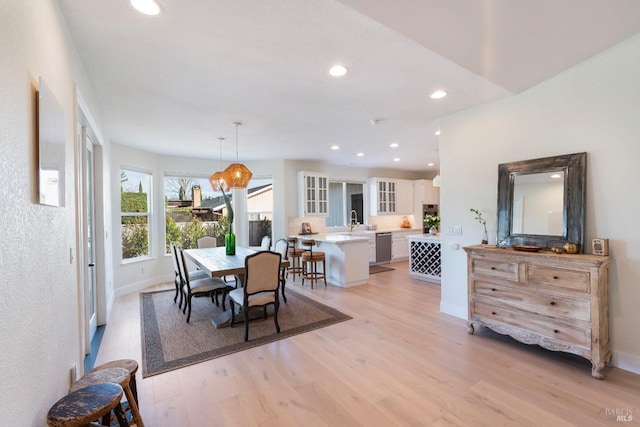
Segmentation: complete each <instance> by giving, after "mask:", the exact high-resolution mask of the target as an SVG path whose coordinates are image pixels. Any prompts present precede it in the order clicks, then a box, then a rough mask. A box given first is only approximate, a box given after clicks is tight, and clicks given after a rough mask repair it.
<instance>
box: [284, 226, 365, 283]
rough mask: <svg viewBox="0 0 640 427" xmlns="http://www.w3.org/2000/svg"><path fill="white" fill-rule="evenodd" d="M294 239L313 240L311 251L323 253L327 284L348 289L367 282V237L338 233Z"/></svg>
mask: <svg viewBox="0 0 640 427" xmlns="http://www.w3.org/2000/svg"><path fill="white" fill-rule="evenodd" d="M295 237H297V238H298V240H303V239H313V240H315V241H316V245H315V246H314V247H313V250H314V251H315V250H318V251H322V252H324V253H325V258H326V262H327V271H326V272H325V274H326V276H327V283H330V284H332V285H336V286H340V287H342V288H349V287H351V286H358V285H364V284H365V283H367V281H368V280H369V237H367V236H349V235H345V234H338V233H331V234H315V235H311V236H295Z"/></svg>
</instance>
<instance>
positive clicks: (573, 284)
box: [526, 264, 590, 293]
mask: <svg viewBox="0 0 640 427" xmlns="http://www.w3.org/2000/svg"><path fill="white" fill-rule="evenodd" d="M526 275H527V282H530V283H538V284H542V285H550V286H554V287H559V288H563V289H567V290H572V291H579V292H587V293H588V292H589V291H590V289H589V283H590V281H589V279H590V278H589V272H588V271H576V270H564V269H561V268H551V267H541V266H537V265H532V264H529V265H527V273H526Z"/></svg>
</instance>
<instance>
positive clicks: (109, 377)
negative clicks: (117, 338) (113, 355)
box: [69, 368, 144, 427]
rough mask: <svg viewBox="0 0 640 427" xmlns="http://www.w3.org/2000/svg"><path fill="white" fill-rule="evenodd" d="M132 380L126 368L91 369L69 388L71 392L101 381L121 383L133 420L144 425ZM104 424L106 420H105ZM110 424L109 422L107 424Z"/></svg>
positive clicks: (141, 426)
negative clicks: (132, 387)
mask: <svg viewBox="0 0 640 427" xmlns="http://www.w3.org/2000/svg"><path fill="white" fill-rule="evenodd" d="M130 382H131V374H129V370H128V369H125V368H104V369H99V370H94V371H89V372H87V373H86V374H84V376H83V377H82V378H80V379H79V380H78V381H76V382H75V383H73V384H72V385H71V388H70V389H69V391H70V392H73V391H76V390H78V389H81V388H83V387H87V386H89V385H92V384H100V383H116V384H120V386H121V387H122V389H123V390H124V395H125V396H126V397H127V402H128V403H129V408H131V415H132V417H133V421H134V422H135V424H136V426H137V427H144V422H143V421H142V417H141V416H140V411H139V410H138V404H137V403H136V399H135V398H134V396H133V392H132V391H131V387H130V385H129V384H130ZM103 424H104V420H103ZM107 425H108V424H107Z"/></svg>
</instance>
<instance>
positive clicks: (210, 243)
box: [197, 236, 218, 248]
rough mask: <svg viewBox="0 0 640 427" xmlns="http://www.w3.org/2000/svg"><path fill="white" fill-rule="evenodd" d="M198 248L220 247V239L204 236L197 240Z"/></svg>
mask: <svg viewBox="0 0 640 427" xmlns="http://www.w3.org/2000/svg"><path fill="white" fill-rule="evenodd" d="M197 243H198V248H215V247H217V246H218V239H216V238H215V237H213V236H202V237H200V238H199V239H198V240H197Z"/></svg>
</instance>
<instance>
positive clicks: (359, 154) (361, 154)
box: [356, 151, 364, 157]
mask: <svg viewBox="0 0 640 427" xmlns="http://www.w3.org/2000/svg"><path fill="white" fill-rule="evenodd" d="M356 156H358V157H362V156H364V153H363V152H362V151H361V152H359V153H358V154H356Z"/></svg>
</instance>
